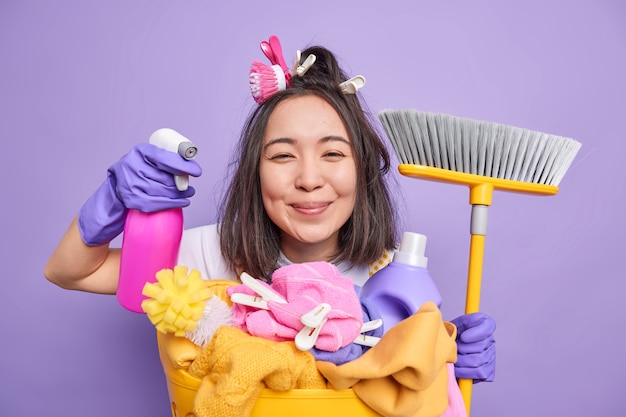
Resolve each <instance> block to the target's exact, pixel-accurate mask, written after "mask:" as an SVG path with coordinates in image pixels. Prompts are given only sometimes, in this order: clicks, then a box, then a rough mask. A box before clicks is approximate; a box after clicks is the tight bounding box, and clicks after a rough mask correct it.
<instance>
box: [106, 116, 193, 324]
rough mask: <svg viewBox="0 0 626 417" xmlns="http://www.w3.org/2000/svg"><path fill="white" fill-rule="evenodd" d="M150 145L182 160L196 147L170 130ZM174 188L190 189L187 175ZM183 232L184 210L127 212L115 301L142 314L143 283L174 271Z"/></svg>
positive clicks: (162, 131)
mask: <svg viewBox="0 0 626 417" xmlns="http://www.w3.org/2000/svg"><path fill="white" fill-rule="evenodd" d="M150 143H152V144H153V145H156V146H158V147H160V148H163V149H166V150H168V151H172V152H176V153H178V154H180V155H181V156H182V157H183V158H185V159H193V158H194V157H195V156H196V153H197V150H198V149H197V148H196V147H195V146H194V145H193V144H192V143H191V142H190V141H189V140H188V139H187V138H185V137H184V136H183V135H181V134H180V133H178V132H176V131H175V130H172V129H167V128H163V129H159V130H157V131H156V132H154V133H153V134H152V135H151V136H150ZM174 180H175V183H176V188H178V189H179V190H180V191H184V190H186V189H187V187H188V186H189V177H188V176H186V175H185V176H176V177H174ZM182 233H183V210H182V208H174V209H168V210H163V211H157V212H153V213H144V212H141V211H139V210H134V209H130V210H128V214H127V215H126V222H125V223H124V235H123V238H122V253H121V258H120V279H119V283H118V286H117V299H118V301H119V302H120V304H121V305H122V306H123V307H125V308H126V309H128V310H130V311H134V312H136V313H144V311H143V309H142V308H141V302H142V301H143V300H144V299H145V298H146V297H145V296H144V295H142V290H143V287H144V285H145V284H146V282H155V281H156V278H155V274H156V273H157V272H158V271H160V270H161V269H165V268H173V267H174V266H175V265H176V262H177V259H178V249H179V247H180V239H181V237H182Z"/></svg>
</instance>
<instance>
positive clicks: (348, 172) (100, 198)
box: [45, 47, 495, 380]
mask: <svg viewBox="0 0 626 417" xmlns="http://www.w3.org/2000/svg"><path fill="white" fill-rule="evenodd" d="M309 55H315V57H316V60H315V62H314V64H313V65H312V66H311V67H310V68H309V69H308V70H307V71H306V72H305V73H304V74H302V75H296V74H294V75H293V76H291V74H289V76H288V77H286V80H285V85H286V87H287V88H284V89H282V90H280V91H277V92H276V93H274V94H271V95H269V96H268V97H265V98H263V100H257V101H260V104H259V106H258V107H257V108H256V109H255V110H254V111H253V112H252V114H251V115H250V117H249V119H248V121H247V123H246V124H245V126H244V129H243V132H242V135H241V138H240V141H239V148H238V154H237V157H236V160H235V161H234V162H235V163H236V165H237V167H238V169H237V171H236V172H235V174H234V177H233V179H232V181H231V183H230V186H229V188H228V191H227V193H226V195H225V198H224V200H223V204H222V207H221V211H220V221H219V222H218V224H216V225H209V226H202V227H198V228H195V229H190V230H187V231H185V233H184V236H183V241H182V243H181V248H180V254H179V264H181V265H185V266H188V267H190V268H194V269H197V270H199V271H200V272H201V274H202V276H203V277H205V278H207V279H236V277H237V275H238V274H239V273H240V272H241V271H246V272H247V273H249V274H250V275H252V276H254V277H257V278H260V279H264V280H269V277H270V276H271V273H272V272H273V271H274V270H275V269H277V268H278V267H280V266H283V265H286V264H289V263H300V262H309V261H328V262H332V263H333V264H335V265H336V266H337V267H338V268H339V270H340V272H341V273H342V274H344V275H347V276H350V277H352V279H353V280H354V282H355V283H356V284H359V285H362V284H363V283H364V282H365V281H366V280H367V278H368V277H369V263H370V262H374V261H376V260H377V259H379V258H380V257H381V256H382V255H383V254H384V253H385V252H386V251H389V250H392V249H393V248H394V246H395V244H396V242H397V231H396V229H395V227H396V226H395V225H396V221H395V220H396V219H395V212H394V208H393V203H392V199H391V195H390V192H389V189H388V187H387V184H386V182H385V174H386V173H387V171H388V169H389V165H390V158H389V154H388V151H387V149H386V148H385V145H384V144H383V141H382V140H381V137H380V136H379V134H378V133H377V131H376V129H375V128H374V127H373V122H372V120H371V118H370V117H369V114H368V113H367V112H366V111H365V110H364V108H363V107H362V105H361V103H360V101H359V98H358V96H357V95H356V94H353V93H354V91H348V92H346V91H345V89H342V88H341V83H343V82H344V81H346V80H347V79H348V77H347V76H346V74H344V72H343V71H342V70H341V69H340V68H339V66H338V64H337V60H336V58H335V56H334V55H333V54H332V53H331V52H330V51H328V50H327V49H325V48H322V47H312V48H308V49H306V50H305V51H303V53H302V58H303V59H302V60H301V62H303V61H304V59H306V58H307V57H308V56H309ZM181 174H188V175H191V176H198V175H200V174H201V169H200V167H199V166H198V165H197V163H196V162H194V161H193V160H191V161H186V160H184V159H183V158H180V157H179V156H178V155H176V154H174V153H172V152H168V151H164V150H162V149H159V148H157V147H155V146H153V145H149V144H140V145H137V146H135V147H134V148H133V149H132V150H131V151H130V152H129V153H128V154H127V155H125V156H124V157H122V158H121V159H120V160H119V161H118V162H116V163H115V164H113V165H112V166H111V167H110V168H109V171H108V176H107V180H106V181H105V182H104V183H103V184H102V186H101V187H100V188H99V189H98V190H96V192H95V193H94V194H93V195H92V196H91V197H90V198H89V199H88V201H87V202H86V203H85V204H84V205H83V207H82V208H81V210H80V212H79V214H78V216H77V218H76V219H75V220H74V221H73V222H72V224H71V225H70V227H69V229H68V231H67V232H66V234H65V235H64V236H63V238H62V240H61V242H60V243H59V245H58V247H57V249H56V250H55V252H54V253H53V254H52V256H51V258H50V260H49V262H48V265H47V266H46V270H45V276H46V277H47V278H48V279H49V280H50V281H52V282H54V283H55V284H57V285H60V286H61V287H63V288H68V289H76V290H82V291H91V292H99V293H110V294H113V293H115V290H116V287H117V281H118V275H119V261H120V256H119V249H112V248H109V245H108V243H109V242H110V241H111V240H112V239H113V238H114V237H115V236H117V235H118V234H119V233H121V231H122V230H123V223H124V219H125V215H126V211H127V209H129V208H133V209H139V210H141V211H145V212H152V211H158V210H163V209H166V208H174V207H184V206H186V205H188V204H189V198H190V197H191V196H192V195H193V194H194V190H193V188H191V187H190V188H189V189H188V190H187V191H185V192H180V191H178V190H177V189H176V187H175V184H174V179H173V176H174V175H181ZM455 324H457V326H458V328H459V338H458V339H457V342H458V343H459V352H460V355H459V362H458V365H457V369H460V370H461V371H462V372H466V373H465V374H463V375H457V376H459V377H463V378H473V379H475V380H491V379H492V378H493V369H494V366H495V364H494V359H495V352H494V349H493V347H494V343H493V330H494V328H495V325H494V323H493V320H492V319H490V318H489V317H487V316H485V315H468V316H461V317H460V318H458V319H455ZM468 329H469V330H471V331H469V332H467V333H465V330H468ZM464 333H465V335H466V337H465V340H464ZM461 358H467V361H465V365H463V361H462V360H461Z"/></svg>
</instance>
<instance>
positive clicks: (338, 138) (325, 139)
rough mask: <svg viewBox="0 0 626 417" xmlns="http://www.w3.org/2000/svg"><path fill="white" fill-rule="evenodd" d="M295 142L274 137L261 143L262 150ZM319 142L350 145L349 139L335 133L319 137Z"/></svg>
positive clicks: (294, 141) (290, 139)
mask: <svg viewBox="0 0 626 417" xmlns="http://www.w3.org/2000/svg"><path fill="white" fill-rule="evenodd" d="M296 142H297V140H295V139H292V138H276V139H272V140H270V141H269V142H267V143H266V144H265V145H263V150H266V149H267V148H269V147H270V146H272V145H275V144H277V143H287V144H289V145H293V144H295V143H296ZM318 142H319V143H328V142H343V143H345V144H346V145H352V144H351V143H350V141H349V140H348V139H346V138H344V137H342V136H336V135H328V136H324V137H323V138H321V139H320V140H319V141H318Z"/></svg>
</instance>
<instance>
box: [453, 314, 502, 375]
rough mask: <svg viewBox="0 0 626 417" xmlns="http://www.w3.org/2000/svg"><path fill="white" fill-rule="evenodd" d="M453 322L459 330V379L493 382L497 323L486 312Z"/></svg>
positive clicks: (457, 363)
mask: <svg viewBox="0 0 626 417" xmlns="http://www.w3.org/2000/svg"><path fill="white" fill-rule="evenodd" d="M451 322H452V323H454V325H455V326H456V328H457V337H456V344H457V350H458V355H457V361H456V363H455V364H454V371H455V375H456V377H457V378H462V379H472V380H473V381H474V383H477V382H483V381H485V382H492V381H493V379H494V376H495V373H496V340H495V338H494V337H493V332H494V331H495V330H496V322H495V320H494V319H493V318H491V317H490V316H488V315H486V314H484V313H472V314H465V315H462V316H459V317H457V318H455V319H453V320H451Z"/></svg>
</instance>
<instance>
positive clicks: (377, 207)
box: [219, 46, 397, 281]
mask: <svg viewBox="0 0 626 417" xmlns="http://www.w3.org/2000/svg"><path fill="white" fill-rule="evenodd" d="M310 54H314V55H315V56H316V58H317V59H316V61H315V64H313V66H312V67H311V68H310V69H309V70H308V72H307V73H306V74H304V75H303V76H293V77H292V78H291V86H290V87H289V88H287V89H285V90H283V91H279V92H278V93H276V94H274V95H273V96H271V97H270V98H269V99H267V101H265V102H264V103H263V104H261V105H259V106H258V107H256V108H255V109H254V110H253V111H252V113H251V114H250V116H249V117H248V120H247V122H246V123H245V125H244V128H243V130H242V133H241V137H240V140H239V143H238V148H237V149H236V150H235V152H236V153H235V159H234V160H233V164H235V166H236V170H235V173H234V176H233V178H232V180H231V182H230V186H229V187H228V189H227V191H226V194H225V195H224V199H223V201H222V205H221V210H220V213H221V214H220V219H219V231H220V245H221V251H222V255H223V256H224V259H225V260H226V262H227V263H228V265H229V266H230V267H231V268H232V269H233V270H235V271H237V272H238V273H239V272H241V271H246V272H247V273H249V274H250V275H252V276H254V277H257V278H260V279H264V280H266V281H269V277H270V276H271V273H272V272H273V270H274V269H275V268H276V262H277V260H278V257H279V255H280V238H281V231H280V229H279V228H278V227H277V226H276V225H275V224H274V223H273V222H272V221H271V220H270V218H269V217H268V215H267V213H266V211H265V208H264V206H263V201H262V197H261V183H260V179H259V164H260V160H261V148H262V142H263V136H264V133H265V128H266V126H267V123H268V120H269V117H270V115H271V114H272V112H273V111H274V109H275V108H276V106H277V105H278V104H279V103H280V102H282V101H283V100H286V99H288V98H290V97H297V96H302V95H315V96H318V97H320V98H322V99H323V100H325V101H326V102H328V103H329V104H330V105H331V106H332V107H333V108H334V109H335V110H336V111H337V113H338V114H339V116H340V117H341V119H342V120H343V122H344V124H345V127H346V130H347V132H348V135H349V136H350V139H351V143H352V147H353V151H354V160H355V163H356V171H357V189H356V199H355V207H354V211H353V212H352V215H351V216H350V218H349V219H348V221H347V222H346V223H345V224H344V225H343V226H342V227H341V229H340V231H339V253H337V254H336V257H335V259H334V260H333V262H341V261H345V260H347V261H350V262H352V263H353V264H354V265H358V264H362V263H366V262H373V261H375V260H376V259H378V258H379V257H380V256H381V255H382V254H383V252H384V251H385V250H389V249H392V248H393V247H394V246H395V243H396V242H397V240H396V238H397V231H396V215H395V211H394V208H393V205H392V203H391V195H390V192H389V189H388V186H387V183H386V181H385V178H384V177H385V174H386V173H387V172H388V171H389V167H390V158H389V153H388V151H387V148H386V147H385V145H384V144H383V141H382V139H381V136H380V134H379V133H378V132H377V131H376V129H375V128H374V124H373V118H372V116H371V115H370V113H369V112H368V111H365V108H364V106H362V105H361V103H360V101H359V98H358V97H357V95H355V94H343V93H342V92H341V90H340V87H339V84H340V83H341V82H343V81H345V80H346V79H347V78H348V77H347V76H346V75H345V74H344V72H343V71H342V70H341V68H340V67H339V65H338V62H337V59H336V58H335V56H334V55H333V54H332V52H330V51H329V50H328V49H326V48H323V47H319V46H317V47H310V48H307V49H306V50H304V51H303V52H302V60H304V59H306V57H307V56H309V55H310Z"/></svg>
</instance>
